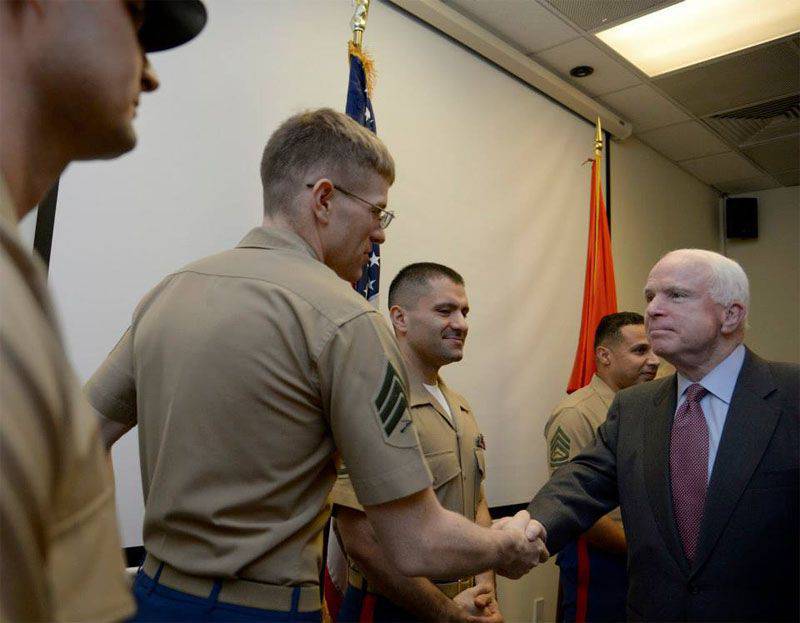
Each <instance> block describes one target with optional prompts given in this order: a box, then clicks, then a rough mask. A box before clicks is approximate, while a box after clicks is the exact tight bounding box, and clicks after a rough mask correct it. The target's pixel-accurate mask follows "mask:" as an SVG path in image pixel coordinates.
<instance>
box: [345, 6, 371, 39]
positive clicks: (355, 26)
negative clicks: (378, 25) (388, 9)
mask: <svg viewBox="0 0 800 623" xmlns="http://www.w3.org/2000/svg"><path fill="white" fill-rule="evenodd" d="M369 3H370V0H353V6H354V7H355V10H354V11H353V19H351V20H350V30H352V31H353V44H354V45H355V46H356V47H357V48H360V47H361V41H362V39H363V38H364V29H365V28H366V27H367V15H368V14H369Z"/></svg>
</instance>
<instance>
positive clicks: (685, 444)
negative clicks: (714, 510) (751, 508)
mask: <svg viewBox="0 0 800 623" xmlns="http://www.w3.org/2000/svg"><path fill="white" fill-rule="evenodd" d="M707 393H708V392H707V390H706V389H705V388H704V387H703V386H702V385H700V384H699V383H693V384H692V385H690V386H689V387H688V388H687V389H686V400H684V401H683V403H682V404H681V406H680V407H678V410H677V411H676V412H675V419H674V421H673V423H672V435H671V437H670V442H669V469H670V480H671V485H672V504H673V507H674V510H675V519H676V521H677V523H678V532H679V533H680V535H681V541H682V542H683V551H684V553H685V554H686V558H688V559H689V562H691V561H693V560H694V553H695V549H696V547H697V537H698V535H699V533H700V522H701V521H702V519H703V507H704V506H705V502H706V489H707V488H708V424H706V418H705V416H704V415H703V409H702V408H701V407H700V400H701V399H702V398H703V396H705V395H706V394H707Z"/></svg>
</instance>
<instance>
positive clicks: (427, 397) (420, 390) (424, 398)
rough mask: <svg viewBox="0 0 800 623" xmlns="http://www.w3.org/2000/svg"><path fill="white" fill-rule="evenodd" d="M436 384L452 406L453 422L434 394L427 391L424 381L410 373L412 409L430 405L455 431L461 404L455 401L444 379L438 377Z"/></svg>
mask: <svg viewBox="0 0 800 623" xmlns="http://www.w3.org/2000/svg"><path fill="white" fill-rule="evenodd" d="M436 383H437V385H439V389H441V390H442V394H444V397H445V400H447V403H448V405H449V406H450V411H451V413H452V414H453V421H450V418H449V417H448V416H447V413H446V412H445V410H444V409H443V408H442V406H441V405H440V404H439V401H438V400H436V399H435V398H434V397H433V394H431V393H430V392H429V391H428V390H427V389H425V386H424V385H423V384H422V379H421V378H419V377H418V376H416V375H414V374H413V373H411V372H409V384H410V385H411V391H410V392H409V401H410V407H411V408H414V407H424V406H428V405H429V406H431V407H433V409H434V410H435V411H436V412H437V413H438V414H439V415H441V416H442V418H444V420H445V422H447V423H448V424H449V425H450V427H451V428H454V429H455V428H457V421H456V419H455V418H457V417H458V411H459V410H460V409H461V403H460V402H459V401H457V400H456V399H455V397H454V396H453V394H452V393H451V392H450V389H449V388H448V387H447V384H446V383H445V382H444V381H443V380H442V377H440V376H438V375H437V376H436Z"/></svg>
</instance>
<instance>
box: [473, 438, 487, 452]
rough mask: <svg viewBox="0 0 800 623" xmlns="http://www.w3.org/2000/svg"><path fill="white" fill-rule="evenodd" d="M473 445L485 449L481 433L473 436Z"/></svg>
mask: <svg viewBox="0 0 800 623" xmlns="http://www.w3.org/2000/svg"><path fill="white" fill-rule="evenodd" d="M475 447H476V448H480V449H481V450H486V439H485V438H484V436H483V434H480V435H478V436H477V437H475Z"/></svg>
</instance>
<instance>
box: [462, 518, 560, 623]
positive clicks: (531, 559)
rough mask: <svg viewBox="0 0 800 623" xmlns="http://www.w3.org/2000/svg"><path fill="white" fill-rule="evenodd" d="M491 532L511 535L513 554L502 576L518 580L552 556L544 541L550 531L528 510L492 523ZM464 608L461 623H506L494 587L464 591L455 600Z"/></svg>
mask: <svg viewBox="0 0 800 623" xmlns="http://www.w3.org/2000/svg"><path fill="white" fill-rule="evenodd" d="M492 529H494V530H503V531H506V532H508V533H509V536H512V541H511V547H510V550H509V551H510V555H509V556H508V558H507V560H506V562H505V563H504V565H503V566H502V567H500V568H498V569H497V572H498V573H499V574H500V575H503V576H505V577H508V578H512V579H516V578H519V577H521V576H523V575H524V574H526V573H527V572H528V571H530V569H531V568H533V567H535V566H536V565H538V564H540V563H543V562H546V561H547V559H548V558H549V557H550V553H549V552H548V551H547V547H546V546H545V544H544V542H545V540H546V539H547V531H546V530H545V529H544V526H543V525H542V524H540V523H539V522H538V521H536V520H535V519H531V516H530V514H529V513H528V511H526V510H522V511H519V512H518V513H517V514H516V515H514V516H513V517H503V518H501V519H498V520H497V521H495V522H493V524H492ZM453 601H455V602H456V603H457V604H458V605H459V606H460V607H461V613H460V614H461V615H462V616H461V620H462V621H467V622H469V623H503V616H502V615H501V614H500V609H499V607H498V604H497V597H496V595H495V590H494V587H493V586H492V585H491V584H489V583H485V582H484V583H479V584H477V585H476V586H473V587H472V588H468V589H466V590H465V591H462V592H461V593H459V594H458V595H456V596H455V597H454V598H453Z"/></svg>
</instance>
